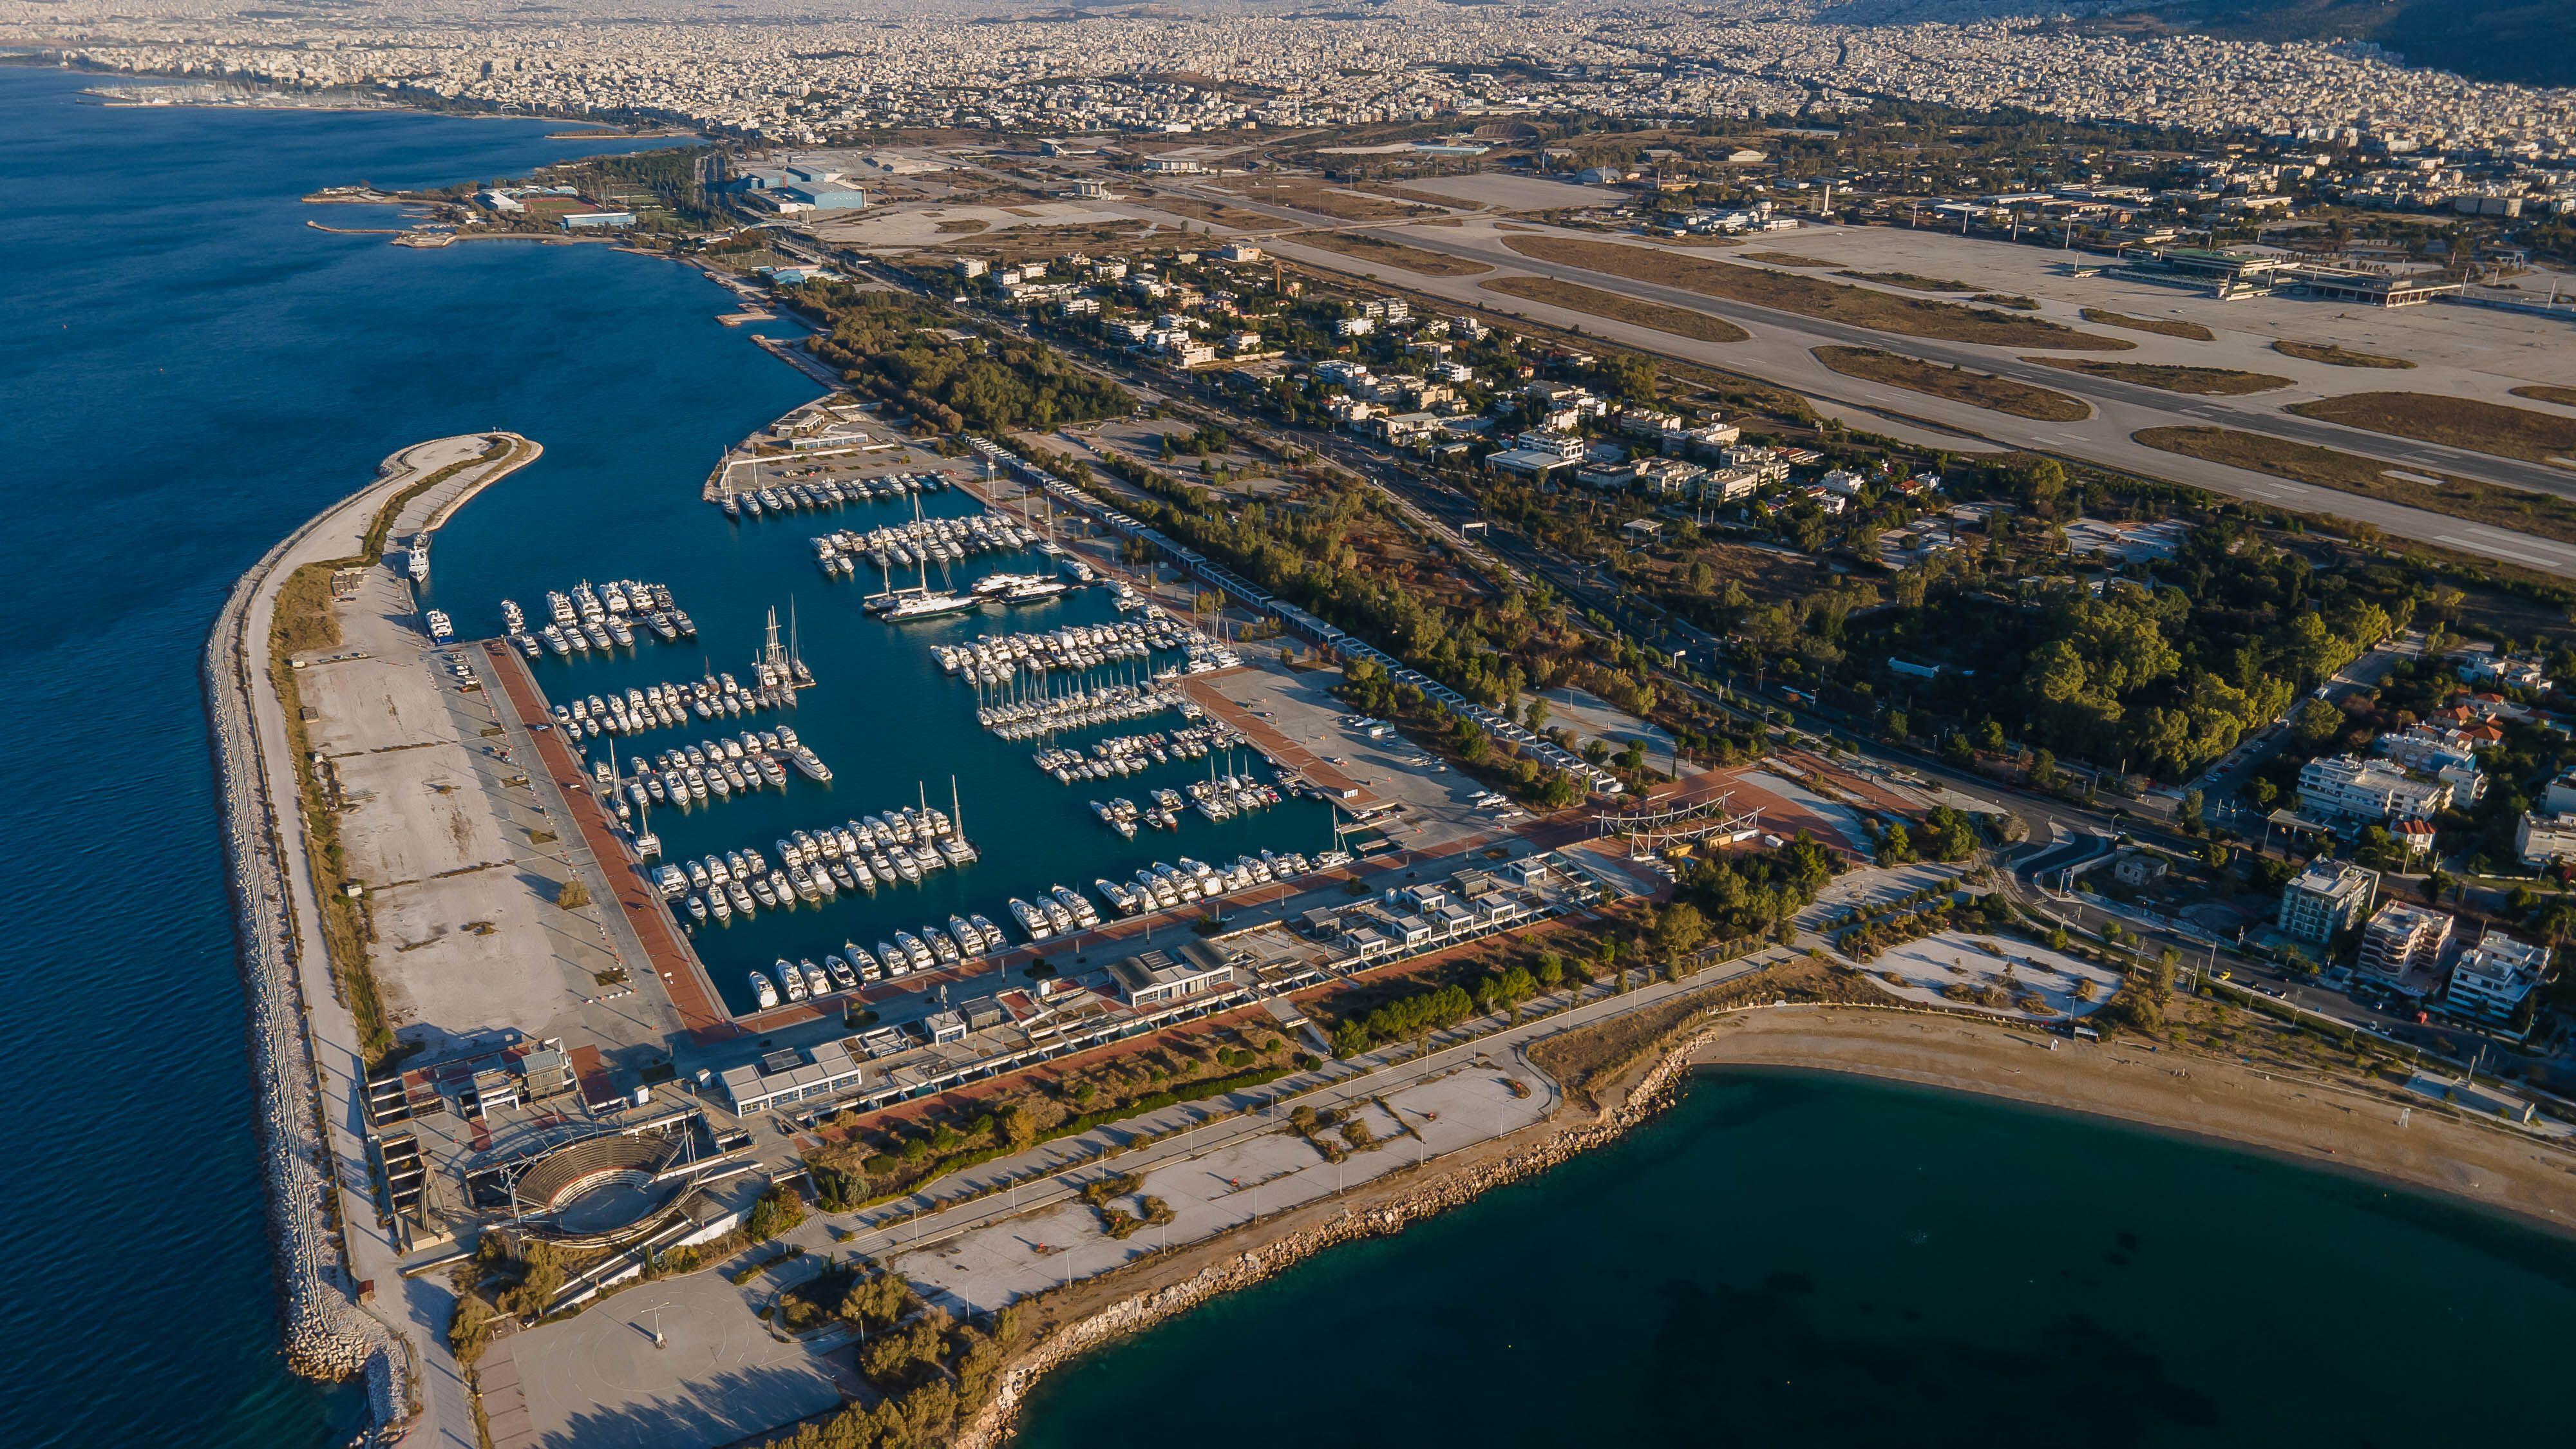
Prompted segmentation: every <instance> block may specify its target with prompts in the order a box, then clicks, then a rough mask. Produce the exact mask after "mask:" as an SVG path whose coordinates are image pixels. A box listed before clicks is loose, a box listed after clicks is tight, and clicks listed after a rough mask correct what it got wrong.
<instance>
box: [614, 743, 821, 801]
mask: <svg viewBox="0 0 2576 1449" xmlns="http://www.w3.org/2000/svg"><path fill="white" fill-rule="evenodd" d="M782 762H784V763H782ZM632 763H633V764H634V767H635V773H634V774H633V775H632V776H630V777H628V778H626V779H623V780H621V779H619V778H618V776H617V771H616V767H615V766H614V765H613V764H611V763H610V762H609V761H607V760H594V761H592V762H591V767H590V768H591V772H592V774H593V775H595V776H597V777H598V779H599V781H600V783H601V784H603V785H605V786H607V787H608V788H609V789H610V790H612V791H617V792H619V793H622V794H624V795H625V797H626V798H627V800H629V801H632V802H633V804H634V806H635V808H636V809H638V810H641V809H643V808H645V807H646V806H648V805H680V806H688V805H693V804H702V803H704V802H705V801H707V800H709V799H711V798H712V799H716V800H729V799H731V798H733V797H734V796H735V795H737V794H741V795H748V794H751V793H752V792H754V791H757V790H762V789H773V790H784V789H786V788H787V772H788V770H789V769H790V768H793V769H794V770H795V771H796V773H798V774H800V775H803V776H804V777H805V778H806V779H808V780H811V781H813V782H814V783H815V784H817V785H828V784H830V783H832V768H831V766H829V765H826V764H824V763H823V757H822V756H820V755H817V754H815V753H814V750H813V747H812V746H810V745H807V744H804V743H803V742H801V741H799V740H798V739H797V738H796V730H795V728H794V727H793V726H790V725H780V726H779V727H778V728H776V729H774V730H744V731H743V732H742V733H741V734H740V735H735V736H726V737H724V738H720V739H712V740H701V741H699V742H698V743H696V744H694V745H681V746H675V747H673V748H671V749H667V750H664V751H662V752H661V753H660V754H658V755H653V756H648V757H645V758H640V759H637V760H635V761H633V762H632Z"/></svg>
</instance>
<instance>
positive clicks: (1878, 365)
mask: <svg viewBox="0 0 2576 1449" xmlns="http://www.w3.org/2000/svg"><path fill="white" fill-rule="evenodd" d="M1816 360H1817V361H1818V362H1821V363H1823V364H1824V365H1825V366H1827V367H1830V368H1832V369H1833V370H1834V371H1836V372H1839V373H1841V374H1842V375H1844V376H1845V377H1861V378H1867V379H1869V380H1870V381H1872V382H1884V383H1889V384H1891V385H1893V386H1896V387H1901V388H1904V389H1906V390H1908V391H1910V392H1919V393H1925V394H1928V395H1930V396H1932V397H1942V398H1948V399H1949V400H1950V401H1952V402H1963V403H1966V404H1968V405H1969V406H1971V407H1980V408H1991V409H1993V410H1994V411H1996V412H1999V413H2010V414H2012V415H2013V416H2014V417H2017V418H2035V419H2037V420H2039V421H2041V422H2051V423H2071V422H2076V421H2078V420H2080V419H2083V418H2089V417H2091V416H2092V415H2093V409H2092V408H2091V407H2090V406H2088V405H2087V404H2086V403H2085V402H2084V400H2083V399H2081V398H2075V397H2069V396H2067V395H2066V394H2065V393H2062V392H2052V391H2050V390H2049V389H2047V388H2044V387H2033V386H2031V385H2030V384H2029V383H2026V382H2015V381H2013V380H2012V379H2010V378H2007V377H1996V376H1993V375H1992V374H1990V373H1983V372H1970V371H1968V370H1967V369H1966V368H1961V367H1943V366H1941V365H1939V364H1938V363H1931V362H1925V361H1923V360H1922V359H1920V358H1914V357H1899V356H1898V355H1896V354H1895V353H1893V352H1881V351H1879V350H1878V349H1876V348H1874V347H1819V348H1817V349H1816Z"/></svg>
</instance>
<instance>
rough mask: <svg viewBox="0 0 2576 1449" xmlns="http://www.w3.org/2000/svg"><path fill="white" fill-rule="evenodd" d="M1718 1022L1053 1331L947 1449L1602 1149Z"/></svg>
mask: <svg viewBox="0 0 2576 1449" xmlns="http://www.w3.org/2000/svg"><path fill="white" fill-rule="evenodd" d="M1739 1009H1744V1010H1759V1009H1767V1008H1739ZM1731 1014H1732V1013H1731V1012H1730V1013H1726V1015H1731ZM1723 1022H1724V1015H1721V1017H1720V1018H1719V1019H1718V1020H1717V1021H1713V1022H1710V1023H1708V1024H1706V1025H1704V1026H1702V1027H1701V1028H1700V1029H1699V1030H1697V1031H1694V1032H1692V1033H1690V1034H1689V1035H1688V1036H1687V1037H1685V1038H1683V1039H1682V1040H1680V1041H1679V1042H1677V1043H1675V1044H1674V1045H1673V1046H1672V1047H1671V1049H1670V1050H1668V1051H1666V1052H1664V1053H1663V1054H1662V1055H1661V1056H1660V1057H1658V1058H1657V1059H1656V1061H1655V1063H1654V1065H1653V1066H1651V1067H1650V1068H1648V1069H1647V1071H1646V1072H1645V1074H1644V1075H1643V1076H1641V1077H1640V1078H1638V1080H1637V1083H1636V1085H1635V1086H1634V1087H1633V1088H1631V1089H1630V1090H1629V1091H1628V1093H1627V1094H1626V1095H1625V1096H1624V1097H1622V1098H1621V1099H1620V1100H1619V1102H1618V1104H1617V1105H1616V1106H1613V1107H1609V1108H1606V1109H1603V1110H1601V1111H1599V1112H1597V1113H1595V1114H1593V1115H1592V1116H1590V1117H1588V1118H1586V1119H1583V1120H1580V1121H1576V1122H1572V1123H1567V1124H1564V1125H1559V1126H1555V1127H1551V1128H1546V1129H1545V1130H1546V1131H1547V1135H1546V1136H1545V1137H1543V1138H1541V1139H1540V1140H1539V1141H1537V1142H1535V1143H1532V1144H1531V1145H1529V1146H1527V1147H1524V1148H1520V1149H1517V1150H1514V1151H1512V1152H1509V1153H1507V1154H1505V1155H1503V1156H1501V1157H1499V1158H1495V1159H1492V1160H1488V1161H1483V1162H1476V1163H1472V1164H1466V1165H1461V1166H1459V1167H1455V1168H1450V1169H1446V1170H1443V1171H1439V1172H1437V1173H1435V1174H1434V1175H1432V1176H1430V1177H1427V1178H1424V1179H1423V1180H1421V1181H1418V1182H1414V1183H1409V1184H1406V1185H1405V1186H1403V1187H1401V1188H1399V1189H1398V1190H1397V1191H1396V1194H1395V1195H1394V1196H1393V1197H1392V1198H1391V1199H1390V1200H1388V1201H1385V1202H1382V1203H1378V1204H1376V1205H1374V1206H1371V1207H1369V1208H1367V1209H1365V1210H1363V1211H1353V1212H1346V1213H1344V1215H1342V1216H1341V1217H1337V1218H1334V1219H1332V1220H1330V1221H1328V1222H1324V1223H1318V1224H1316V1225H1314V1226H1312V1227H1306V1228H1300V1229H1298V1230H1296V1231H1294V1232H1290V1233H1285V1234H1282V1235H1280V1236H1278V1237H1276V1238H1272V1239H1270V1240H1268V1241H1266V1242H1263V1243H1260V1244H1258V1245H1257V1246H1254V1247H1251V1248H1247V1249H1245V1250H1244V1251H1242V1252H1241V1253H1239V1254H1237V1255H1235V1256H1234V1257H1232V1258H1230V1259H1228V1260H1226V1261H1223V1262H1219V1263H1214V1264H1211V1265H1209V1266H1208V1267H1206V1268H1203V1269H1201V1270H1199V1272H1197V1273H1196V1274H1193V1275H1192V1276H1191V1277H1189V1278H1187V1279H1184V1280H1182V1281H1181V1282H1178V1283H1172V1284H1167V1285H1165V1286H1163V1287H1160V1288H1154V1289H1150V1290H1147V1291H1145V1292H1141V1293H1137V1294H1134V1295H1132V1296H1129V1297H1126V1298H1122V1299H1120V1300H1118V1301H1117V1302H1114V1303H1111V1304H1109V1305H1108V1306H1107V1307H1104V1308H1101V1309H1100V1310H1098V1311H1096V1312H1094V1313H1091V1314H1088V1315H1086V1316H1084V1317H1082V1318H1079V1319H1076V1320H1074V1321H1073V1322H1071V1323H1068V1324H1066V1325H1065V1326H1064V1327H1062V1328H1060V1329H1057V1330H1055V1331H1054V1332H1052V1333H1050V1334H1048V1335H1047V1336H1046V1337H1045V1338H1044V1339H1042V1340H1040V1341H1039V1342H1038V1343H1037V1344H1036V1345H1035V1346H1033V1347H1032V1348H1031V1349H1030V1350H1029V1351H1028V1352H1027V1353H1025V1354H1024V1355H1022V1356H1021V1357H1020V1359H1019V1360H1018V1361H1017V1362H1015V1363H1013V1364H1012V1365H1011V1366H1010V1367H1009V1368H1007V1369H1005V1370H1004V1371H1003V1373H1002V1375H1001V1378H1000V1381H999V1385H998V1387H997V1388H996V1389H995V1391H994V1395H993V1398H992V1400H991V1401H990V1402H989V1403H987V1404H986V1405H985V1406H984V1407H983V1408H982V1409H981V1410H980V1411H978V1412H977V1413H976V1415H975V1416H974V1417H973V1418H972V1419H970V1420H969V1421H968V1422H967V1423H966V1425H965V1426H964V1427H963V1428H962V1429H960V1430H959V1432H958V1435H957V1438H956V1440H955V1441H954V1449H1000V1446H1002V1445H1003V1444H1005V1443H1007V1442H1008V1441H1009V1439H1010V1437H1011V1434H1012V1432H1013V1430H1014V1429H1015V1428H1016V1427H1017V1426H1018V1423H1019V1416H1020V1411H1021V1409H1022V1407H1023V1406H1024V1405H1025V1404H1026V1403H1027V1401H1028V1397H1029V1394H1030V1391H1031V1390H1033V1389H1034V1388H1035V1387H1036V1386H1037V1383H1038V1381H1039V1380H1040V1379H1042V1378H1044V1377H1045V1376H1046V1375H1047V1374H1049V1373H1051V1372H1053V1371H1055V1370H1057V1369H1059V1368H1062V1367H1064V1366H1065V1365H1066V1364H1068V1363H1070V1362H1072V1361H1073V1360H1074V1359H1077V1358H1079V1357H1081V1356H1082V1355H1084V1354H1086V1353H1089V1352H1091V1351H1092V1350H1094V1349H1097V1348H1099V1347H1101V1346H1102V1345H1104V1344H1107V1343H1108V1342H1110V1341H1111V1340H1113V1339H1116V1338H1119V1337H1122V1336H1124V1335H1126V1334H1130V1333H1135V1332H1138V1331H1140V1330H1142V1329H1146V1328H1150V1327H1152V1326H1154V1325H1155V1324H1158V1323H1161V1322H1163V1321H1165V1320H1167V1319H1170V1318H1174V1317H1177V1316H1178V1315H1180V1314H1182V1313H1186V1312H1188V1311H1189V1310H1191V1309H1193V1308H1196V1307H1198V1306H1200V1305H1201V1304H1204V1303H1207V1302H1208V1301H1210V1300H1212V1299H1214V1298H1217V1297H1219V1296H1221V1295H1223V1294H1227V1293H1232V1292H1235V1291H1237V1290H1239V1289H1244V1288H1249V1287H1252V1286H1253V1285H1255V1284H1257V1283H1260V1282H1262V1281H1263V1280H1265V1279H1268V1278H1271V1277H1273V1276H1275V1275H1277V1274H1279V1273H1282V1272H1285V1271H1286V1270H1287V1269H1289V1268H1291V1267H1294V1266H1295V1265H1297V1264H1298V1263H1300V1262H1303V1261H1304V1260H1306V1259H1307V1258H1310V1257H1313V1256H1314V1255H1315V1254H1317V1253H1320V1252H1322V1251H1324V1250H1325V1249H1327V1248H1331V1247H1336V1246H1339V1245H1341V1244H1344V1243H1352V1242H1358V1241H1360V1240H1362V1239H1365V1238H1377V1237H1385V1236H1388V1235H1390V1234H1393V1233H1400V1232H1402V1231H1404V1229H1405V1228H1407V1227H1409V1226H1411V1225H1413V1224H1415V1223H1418V1222H1421V1221H1422V1220H1424V1219H1426V1218H1432V1217H1437V1216H1439V1215H1440V1214H1442V1213H1445V1212H1448V1211H1450V1210H1451V1209H1453V1208H1457V1207H1461V1206H1464V1205H1465V1204H1467V1203H1469V1202H1471V1201H1473V1200H1474V1199H1476V1198H1478V1197H1481V1196H1483V1195H1484V1194H1485V1193H1488V1192H1491V1191H1493V1190H1494V1189H1495V1188H1498V1187H1507V1186H1509V1185H1511V1184H1513V1183H1516V1182H1519V1181H1521V1180H1523V1179H1525V1178H1529V1177H1533V1176H1536V1175H1538V1174H1540V1173H1543V1172H1546V1171H1548V1170H1549V1169H1551V1168H1554V1167H1557V1166H1559V1165H1561V1164H1563V1163H1564V1162H1566V1161H1567V1160H1569V1159H1571V1158H1573V1157H1576V1156H1578V1155H1580V1154H1582V1153H1585V1152H1590V1151H1592V1150H1594V1149H1595V1148H1600V1147H1607V1146H1609V1145H1610V1144H1612V1143H1614V1142H1616V1141H1618V1140H1619V1139H1620V1138H1621V1137H1623V1136H1625V1135H1627V1133H1629V1132H1630V1131H1631V1130H1633V1129H1635V1128H1636V1127H1637V1126H1639V1125H1640V1124H1642V1123H1644V1122H1645V1121H1647V1120H1648V1119H1649V1118H1651V1117H1653V1116H1654V1115H1655V1114H1656V1113H1658V1112H1660V1111H1662V1110H1663V1109H1664V1108H1665V1107H1667V1106H1670V1105H1671V1104H1672V1102H1673V1100H1674V1095H1675V1092H1676V1089H1677V1087H1678V1085H1679V1083H1680V1082H1681V1079H1682V1076H1683V1074H1684V1073H1685V1072H1686V1071H1688V1070H1689V1066H1690V1060H1691V1057H1692V1056H1693V1055H1694V1054H1695V1053H1697V1052H1698V1051H1699V1049H1700V1048H1701V1047H1703V1046H1705V1045H1707V1044H1708V1043H1709V1042H1710V1041H1711V1040H1712V1039H1714V1038H1715V1036H1716V1035H1717V1033H1718V1032H1719V1031H1720V1030H1721V1028H1722V1026H1723ZM1530 1130H1539V1129H1538V1128H1533V1129H1530ZM1298 1211H1301V1210H1300V1209H1290V1210H1289V1212H1290V1214H1294V1213H1296V1212H1298ZM1258 1230H1259V1229H1258V1225H1257V1224H1246V1225H1245V1226H1244V1227H1242V1228H1240V1229H1237V1230H1236V1231H1237V1232H1240V1233H1247V1234H1248V1233H1253V1232H1257V1231H1258Z"/></svg>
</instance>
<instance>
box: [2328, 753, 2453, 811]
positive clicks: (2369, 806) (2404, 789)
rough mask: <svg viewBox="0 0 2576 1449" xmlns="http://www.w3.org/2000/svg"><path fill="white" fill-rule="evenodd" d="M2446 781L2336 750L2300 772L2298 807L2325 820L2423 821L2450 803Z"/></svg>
mask: <svg viewBox="0 0 2576 1449" xmlns="http://www.w3.org/2000/svg"><path fill="white" fill-rule="evenodd" d="M2451 794H2452V787H2451V784H2450V782H2449V781H2446V780H2424V779H2419V778H2417V777H2415V776H2413V775H2409V774H2407V773H2406V772H2405V771H2403V770H2401V769H2399V768H2397V767H2396V766H2395V765H2393V764H2389V763H2388V762H2386V761H2383V760H2365V759H2363V758H2361V757H2360V756H2358V755H2337V756H2333V757H2331V758H2327V759H2320V760H2310V761H2309V762H2308V763H2307V765H2306V767H2305V768H2303V769H2301V770H2300V771H2299V808H2300V809H2301V810H2302V811H2304V812H2306V813H2307V814H2308V815H2311V816H2314V817H2317V818H2320V819H2328V820H2336V819H2340V820H2368V821H2379V820H2424V819H2429V818H2430V817H2432V816H2434V815H2437V814H2440V813H2441V812H2442V811H2443V810H2444V809H2446V808H2448V807H2449V805H2450V803H2451Z"/></svg>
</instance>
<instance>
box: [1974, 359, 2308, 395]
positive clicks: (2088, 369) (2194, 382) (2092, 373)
mask: <svg viewBox="0 0 2576 1449" xmlns="http://www.w3.org/2000/svg"><path fill="white" fill-rule="evenodd" d="M2022 361H2024V362H2038V363H2045V364H2046V365H2048V366H2050V367H2058V368H2064V369H2065V370H2066V371H2068V372H2080V373H2083V374H2085V375H2086V376H2088V377H2107V378H2110V379H2111V380H2112V381H2114V382H2134V383H2136V384H2137V385H2138V386H2140V387H2152V388H2158V389H2161V390H2162V391H2165V392H2182V393H2190V394H2192V395H2193V396H2195V397H2243V396H2244V395H2246V394H2247V393H2253V392H2269V391H2270V390H2271V389H2273V388H2276V387H2288V386H2289V385H2290V379H2288V378H2286V377H2275V376H2273V375H2272V374H2270V373H2268V372H2238V371H2236V370H2234V369H2233V368H2226V367H2165V366H2160V365H2158V364H2156V363H2151V362H2095V361H2093V360H2091V359H2089V358H2080V357H2025V358H2023V359H2022Z"/></svg>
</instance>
